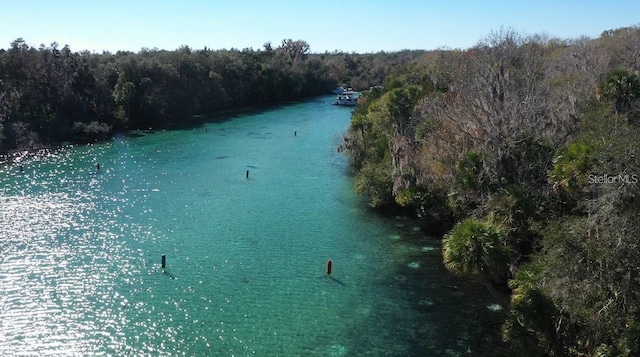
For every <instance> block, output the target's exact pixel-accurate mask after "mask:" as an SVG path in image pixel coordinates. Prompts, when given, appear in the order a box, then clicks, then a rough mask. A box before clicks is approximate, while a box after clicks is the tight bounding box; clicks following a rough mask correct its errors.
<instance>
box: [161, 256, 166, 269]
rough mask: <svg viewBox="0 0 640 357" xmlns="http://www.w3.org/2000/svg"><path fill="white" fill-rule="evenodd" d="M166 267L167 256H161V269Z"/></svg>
mask: <svg viewBox="0 0 640 357" xmlns="http://www.w3.org/2000/svg"><path fill="white" fill-rule="evenodd" d="M166 267H167V256H166V255H164V254H162V269H164V268H166Z"/></svg>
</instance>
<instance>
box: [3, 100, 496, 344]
mask: <svg viewBox="0 0 640 357" xmlns="http://www.w3.org/2000/svg"><path fill="white" fill-rule="evenodd" d="M329 102H330V98H329V97H322V98H316V99H315V100H311V101H308V102H304V103H298V104H292V105H288V106H282V107H278V108H272V109H269V110H265V111H261V112H251V113H245V114H238V115H236V116H233V117H230V118H225V119H224V120H215V121H211V122H209V123H208V124H206V125H204V126H202V127H198V128H195V129H193V128H192V129H187V130H175V131H164V132H155V133H152V132H141V133H138V134H139V135H136V136H135V137H117V138H115V139H114V140H113V141H112V142H109V143H104V144H96V145H89V146H80V147H64V148H61V149H59V150H53V151H47V152H40V153H37V154H35V155H24V156H23V157H18V158H16V160H15V161H14V162H11V163H8V164H6V165H3V166H0V355H3V356H5V355H43V356H47V355H51V356H60V355H78V356H81V355H82V356H84V355H110V356H111V355H113V356H120V355H132V356H143V355H186V356H248V355H261V356H354V355H356V356H359V355H371V356H411V355H415V356H428V355H433V356H439V355H454V356H455V355H468V351H470V349H472V348H474V346H473V345H474V343H477V341H476V340H475V338H474V337H472V335H473V333H474V331H475V329H477V328H478V326H477V323H478V322H477V311H478V310H483V306H482V305H486V304H489V303H491V301H490V299H488V298H487V296H486V294H485V293H484V292H483V290H482V289H481V288H480V287H478V286H477V284H467V283H465V282H462V281H460V280H456V279H455V278H454V277H452V276H450V275H449V274H447V273H446V272H445V271H444V269H443V268H442V263H441V253H440V244H439V242H438V241H437V240H435V239H433V238H429V237H426V236H425V235H424V234H423V233H422V232H421V230H420V228H419V227H418V226H417V224H416V223H414V222H413V221H412V220H409V219H406V218H404V217H392V218H383V217H380V216H377V215H375V214H374V213H372V212H371V211H370V210H369V209H368V208H367V206H366V203H365V202H363V201H362V200H361V199H359V198H358V197H356V196H355V194H354V192H353V183H352V181H353V180H352V178H351V177H350V176H349V175H348V167H347V159H346V158H345V157H343V156H342V155H341V154H339V153H338V152H337V150H336V148H337V145H338V144H339V142H340V140H341V136H342V134H343V133H344V132H345V131H346V129H347V127H348V124H349V119H350V111H349V110H348V109H345V108H338V107H334V106H331V105H329V104H328V103H329ZM98 163H99V164H100V169H99V170H98V169H97V167H96V164H98ZM247 171H248V172H249V177H248V178H247V177H246V175H247ZM163 254H164V255H166V259H167V267H166V269H162V268H161V266H160V262H161V256H162V255H163ZM328 259H331V260H332V263H333V272H332V274H331V276H330V277H328V276H327V275H326V264H327V260H328ZM465 284H466V285H465Z"/></svg>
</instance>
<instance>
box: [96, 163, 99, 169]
mask: <svg viewBox="0 0 640 357" xmlns="http://www.w3.org/2000/svg"><path fill="white" fill-rule="evenodd" d="M96 169H98V171H100V163H97V164H96Z"/></svg>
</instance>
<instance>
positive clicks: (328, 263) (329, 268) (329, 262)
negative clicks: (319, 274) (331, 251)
mask: <svg viewBox="0 0 640 357" xmlns="http://www.w3.org/2000/svg"><path fill="white" fill-rule="evenodd" d="M327 275H331V259H329V260H328V261H327Z"/></svg>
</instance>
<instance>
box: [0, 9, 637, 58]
mask: <svg viewBox="0 0 640 357" xmlns="http://www.w3.org/2000/svg"><path fill="white" fill-rule="evenodd" d="M1 1H2V2H1V3H0V48H7V47H9V45H10V43H11V42H12V41H13V40H15V39H17V38H19V37H22V38H24V40H25V41H26V42H27V44H29V45H31V46H36V47H37V46H39V45H40V44H45V45H49V44H51V43H52V42H54V41H56V42H58V43H59V44H60V46H62V45H65V44H68V45H69V46H71V49H72V50H74V51H76V50H77V51H80V50H89V51H96V52H102V50H107V51H112V52H113V51H117V50H129V51H139V50H140V49H141V48H143V47H146V48H159V49H167V50H174V49H176V48H178V47H180V46H181V45H187V46H190V47H191V48H194V49H201V48H204V47H205V46H206V47H208V48H211V49H221V48H232V47H234V48H239V49H242V48H246V47H253V48H261V47H262V45H263V44H264V43H265V42H267V41H270V42H271V43H272V44H273V45H278V44H280V42H281V41H282V39H285V38H292V39H294V40H297V39H301V40H305V41H307V42H308V43H309V45H310V46H311V51H312V52H324V51H333V50H342V51H347V52H360V53H364V52H377V51H380V50H384V51H396V50H401V49H427V50H429V49H435V48H442V47H445V48H461V49H465V48H468V47H471V46H473V45H474V44H476V43H477V42H478V41H479V40H481V39H482V38H484V37H486V36H487V35H488V34H489V33H490V31H492V30H498V29H500V27H509V28H513V29H516V30H518V31H521V32H523V33H526V34H535V33H546V34H548V35H549V36H551V37H557V38H561V39H567V38H576V37H579V36H582V35H585V36H588V37H591V38H595V37H598V36H599V35H600V34H601V33H602V31H604V30H608V29H614V28H619V27H624V26H631V25H637V24H639V23H640V16H638V14H640V1H638V0H611V1H604V0H602V1H593V0H539V1H529V0H525V1H509V0H494V1H472V0H453V1H447V0H437V1H436V0H422V1H420V0H395V1H394V0H387V1H379V0H369V1H361V0H341V1H334V0H322V1H305V0H296V1H289V0H270V1H249V0H227V1H219V0H209V1H206V0H182V1H180V0H172V1H170V0H156V1H151V0H102V1H93V0H57V1H51V0H13V1H11V0H1Z"/></svg>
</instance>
